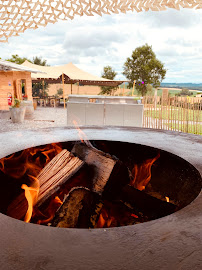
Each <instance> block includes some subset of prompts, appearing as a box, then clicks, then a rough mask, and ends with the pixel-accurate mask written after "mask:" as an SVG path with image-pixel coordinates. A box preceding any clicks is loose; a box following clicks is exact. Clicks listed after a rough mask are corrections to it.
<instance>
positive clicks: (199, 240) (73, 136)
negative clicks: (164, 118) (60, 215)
mask: <svg viewBox="0 0 202 270" xmlns="http://www.w3.org/2000/svg"><path fill="white" fill-rule="evenodd" d="M82 130H83V131H84V132H85V134H86V135H87V137H88V139H89V140H108V141H110V140H111V141H122V142H130V143H136V144H142V145H146V146H152V147H155V148H159V149H162V150H165V151H167V152H170V153H172V154H175V155H177V156H179V157H181V158H183V159H185V160H186V161H188V162H189V163H191V164H192V165H193V166H194V167H195V168H196V169H197V170H198V171H199V173H200V175H202V137H201V136H196V135H190V134H182V133H177V132H170V131H160V130H152V129H143V128H115V127H113V128H108V127H105V128H97V127H96V128H93V127H84V128H82ZM76 140H80V138H79V136H78V132H77V130H75V129H71V128H49V129H43V130H37V131H36V130H33V131H23V132H7V133H1V134H0V158H2V157H5V156H7V155H9V154H11V153H14V152H17V151H19V150H23V149H25V148H29V147H32V146H37V145H43V144H48V143H53V142H65V141H76ZM201 209H202V193H200V194H199V195H198V197H197V198H196V199H195V200H194V201H193V202H191V203H190V204H189V205H188V206H186V207H185V208H183V209H181V210H180V211H177V212H175V213H173V214H171V215H169V216H166V217H163V218H160V219H156V220H153V221H149V222H145V223H142V224H136V225H132V226H127V227H119V228H110V229H94V230H86V229H62V228H52V227H46V226H41V225H35V224H27V223H25V222H22V221H19V220H16V219H13V218H10V217H8V216H6V215H3V214H0V228H1V231H0V246H1V264H0V269H2V270H10V269H15V270H18V269H24V270H26V269H32V270H34V269H37V270H38V269H41V270H42V269H43V270H44V269H47V270H53V269H54V270H55V269H59V270H66V269H74V270H77V269H79V270H83V269H92V270H94V269H107V270H108V269H114V270H117V269H131V270H134V269H144V270H147V269H148V270H149V269H154V270H155V269H161V270H164V269H166V270H167V269H169V270H170V269H171V270H172V269H173V270H175V269H184V270H185V269H187V270H189V269H192V270H198V269H201V268H202V233H201V231H202V229H201V228H202V211H201Z"/></svg>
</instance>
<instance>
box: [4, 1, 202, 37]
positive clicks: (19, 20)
mask: <svg viewBox="0 0 202 270" xmlns="http://www.w3.org/2000/svg"><path fill="white" fill-rule="evenodd" d="M167 8H174V9H178V10H179V9H180V8H195V9H200V8H202V1H201V0H6V1H5V0H0V21H1V29H0V42H7V41H8V38H9V37H11V36H18V35H19V33H23V32H24V31H25V30H26V29H36V28H38V27H39V26H46V25H47V24H48V23H56V22H57V21H58V20H67V19H73V18H74V17H75V15H79V16H83V15H87V16H94V15H100V16H102V15H103V14H112V13H120V12H121V13H126V12H128V11H134V10H135V11H137V12H141V11H148V10H152V11H162V10H166V9H167Z"/></svg>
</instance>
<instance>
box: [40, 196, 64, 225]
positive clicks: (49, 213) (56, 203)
mask: <svg viewBox="0 0 202 270" xmlns="http://www.w3.org/2000/svg"><path fill="white" fill-rule="evenodd" d="M60 205H62V201H61V200H60V198H59V197H58V196H56V197H55V198H54V199H53V200H51V202H50V204H49V205H48V207H47V209H46V210H45V211H44V213H41V212H40V215H42V216H43V217H45V218H46V219H39V220H38V221H37V224H47V223H48V222H50V221H51V220H52V219H53V218H54V216H55V212H56V211H57V209H58V208H59V207H60Z"/></svg>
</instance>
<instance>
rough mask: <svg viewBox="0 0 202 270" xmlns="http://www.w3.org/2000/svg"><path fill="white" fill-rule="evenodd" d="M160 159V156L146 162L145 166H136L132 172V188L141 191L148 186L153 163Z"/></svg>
mask: <svg viewBox="0 0 202 270" xmlns="http://www.w3.org/2000/svg"><path fill="white" fill-rule="evenodd" d="M159 157H160V154H159V153H158V155H157V156H156V157H155V158H153V159H148V160H146V161H145V162H144V163H143V164H141V165H137V164H135V165H134V167H133V170H132V175H133V176H134V177H133V180H132V181H131V182H130V184H131V186H134V187H135V188H137V189H139V190H144V189H145V187H146V185H147V184H148V183H149V181H150V180H151V167H152V165H153V163H154V162H155V161H156V160H157V159H158V158H159Z"/></svg>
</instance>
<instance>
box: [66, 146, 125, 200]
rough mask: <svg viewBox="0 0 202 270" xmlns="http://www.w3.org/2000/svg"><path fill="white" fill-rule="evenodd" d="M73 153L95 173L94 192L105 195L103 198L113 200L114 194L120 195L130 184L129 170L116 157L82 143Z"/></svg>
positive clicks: (74, 148) (75, 147)
mask: <svg viewBox="0 0 202 270" xmlns="http://www.w3.org/2000/svg"><path fill="white" fill-rule="evenodd" d="M71 153H72V154H74V155H75V156H78V157H79V158H80V159H82V160H83V161H85V162H86V163H87V164H88V165H89V166H90V167H91V169H92V171H93V173H94V177H93V181H92V191H94V192H97V193H98V194H102V193H103V194H102V195H103V197H106V198H107V197H109V196H110V198H113V197H114V196H116V195H114V194H119V192H120V191H121V189H122V187H123V186H125V185H126V184H129V182H130V178H129V172H128V169H127V167H126V166H125V165H124V164H123V163H122V162H121V161H120V160H118V159H117V158H116V157H115V156H111V155H110V154H107V153H104V152H102V151H100V150H98V149H96V148H94V147H89V146H87V145H84V144H81V143H79V144H75V145H74V147H73V149H72V151H71Z"/></svg>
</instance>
